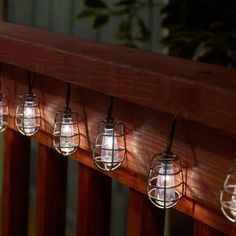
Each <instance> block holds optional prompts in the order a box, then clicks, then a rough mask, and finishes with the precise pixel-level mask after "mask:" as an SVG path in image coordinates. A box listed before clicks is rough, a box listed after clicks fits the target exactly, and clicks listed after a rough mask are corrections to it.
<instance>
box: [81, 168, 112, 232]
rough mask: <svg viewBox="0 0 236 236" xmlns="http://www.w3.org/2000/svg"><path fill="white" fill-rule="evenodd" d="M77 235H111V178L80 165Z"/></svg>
mask: <svg viewBox="0 0 236 236" xmlns="http://www.w3.org/2000/svg"><path fill="white" fill-rule="evenodd" d="M78 189H79V190H78V201H77V202H78V209H77V214H78V215H77V235H78V236H80V235H84V236H90V235H97V236H106V235H110V205H111V178H109V177H107V176H105V175H103V174H101V173H100V172H97V171H95V170H93V169H91V168H89V167H87V166H85V165H83V164H80V165H79V181H78Z"/></svg>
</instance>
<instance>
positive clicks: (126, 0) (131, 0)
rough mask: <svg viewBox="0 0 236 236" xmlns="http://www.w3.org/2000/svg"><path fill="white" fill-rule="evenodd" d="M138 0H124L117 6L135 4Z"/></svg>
mask: <svg viewBox="0 0 236 236" xmlns="http://www.w3.org/2000/svg"><path fill="white" fill-rule="evenodd" d="M136 2H137V1H136V0H122V1H119V2H117V3H116V4H115V6H129V5H133V4H135V3H136Z"/></svg>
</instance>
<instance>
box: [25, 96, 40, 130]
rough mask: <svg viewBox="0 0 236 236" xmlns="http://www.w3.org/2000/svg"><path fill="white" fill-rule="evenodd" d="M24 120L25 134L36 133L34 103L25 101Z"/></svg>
mask: <svg viewBox="0 0 236 236" xmlns="http://www.w3.org/2000/svg"><path fill="white" fill-rule="evenodd" d="M23 113H24V119H23V127H24V132H25V134H32V133H34V132H35V131H36V129H37V127H36V118H35V116H36V112H35V106H34V102H33V101H32V100H26V101H25V104H24V111H23Z"/></svg>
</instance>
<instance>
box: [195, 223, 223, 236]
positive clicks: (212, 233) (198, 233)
mask: <svg viewBox="0 0 236 236" xmlns="http://www.w3.org/2000/svg"><path fill="white" fill-rule="evenodd" d="M203 235H204V236H226V234H224V233H222V232H219V231H217V230H215V229H213V228H211V227H209V226H208V225H205V224H204V223H202V222H200V221H198V220H195V221H194V232H193V236H203Z"/></svg>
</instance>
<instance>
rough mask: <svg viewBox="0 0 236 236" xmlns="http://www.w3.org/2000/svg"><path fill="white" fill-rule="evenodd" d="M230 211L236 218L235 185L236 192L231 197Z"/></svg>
mask: <svg viewBox="0 0 236 236" xmlns="http://www.w3.org/2000/svg"><path fill="white" fill-rule="evenodd" d="M230 213H231V214H232V215H233V217H234V218H236V186H235V187H234V193H233V196H232V197H231V202H230Z"/></svg>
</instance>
